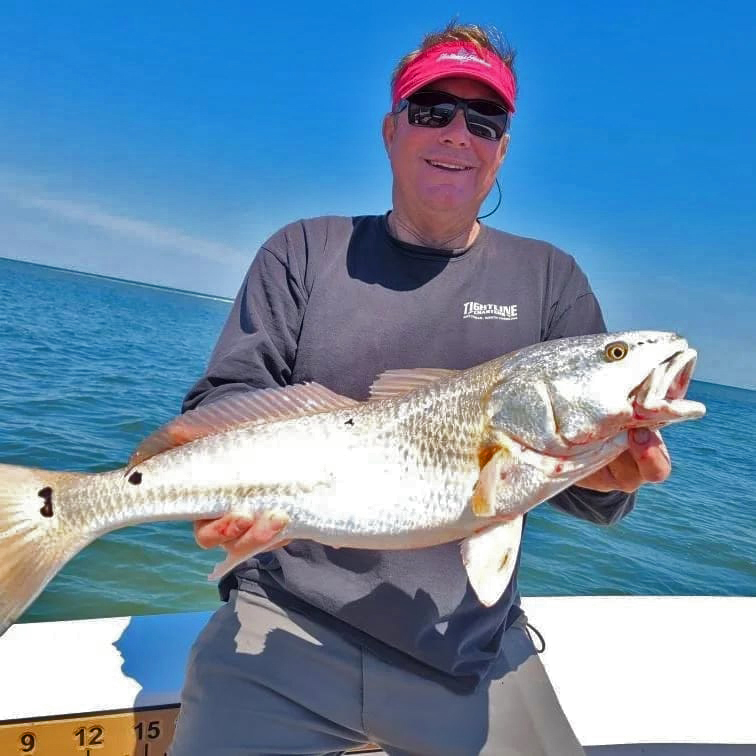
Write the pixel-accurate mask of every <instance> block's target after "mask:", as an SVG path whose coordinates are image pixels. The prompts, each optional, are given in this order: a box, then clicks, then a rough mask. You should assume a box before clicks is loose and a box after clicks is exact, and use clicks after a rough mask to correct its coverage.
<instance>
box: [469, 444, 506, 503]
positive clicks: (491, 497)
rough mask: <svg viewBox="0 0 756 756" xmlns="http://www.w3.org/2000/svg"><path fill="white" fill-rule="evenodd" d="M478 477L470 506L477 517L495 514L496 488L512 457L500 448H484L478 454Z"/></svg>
mask: <svg viewBox="0 0 756 756" xmlns="http://www.w3.org/2000/svg"><path fill="white" fill-rule="evenodd" d="M480 463H481V469H480V475H479V476H478V482H477V483H476V484H475V489H474V490H473V494H472V498H471V499H470V506H471V507H472V511H473V513H474V514H475V515H476V516H477V517H492V516H493V515H495V514H496V487H497V486H498V485H499V479H500V478H501V477H502V476H503V475H506V471H507V468H508V467H509V465H510V464H511V463H512V455H511V454H510V453H509V452H508V451H507V450H506V449H505V448H504V447H502V446H491V447H486V448H485V449H483V450H482V451H481V453H480Z"/></svg>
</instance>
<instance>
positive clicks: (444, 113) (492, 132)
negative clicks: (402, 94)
mask: <svg viewBox="0 0 756 756" xmlns="http://www.w3.org/2000/svg"><path fill="white" fill-rule="evenodd" d="M405 108H406V109H407V117H408V118H409V122H410V123H411V124H412V125H413V126H427V127H429V128H431V129H440V128H443V127H444V126H447V125H448V124H450V123H451V121H452V119H453V118H454V116H455V115H456V114H457V110H459V108H462V112H463V113H464V114H465V123H466V124H467V129H468V131H469V132H470V133H471V134H474V135H475V136H478V137H482V138H483V139H491V140H493V141H498V140H499V139H501V138H502V136H504V134H506V132H507V129H508V128H509V118H510V112H509V111H508V110H507V109H506V108H505V107H504V106H503V105H499V103H497V102H492V101H491V100H466V99H465V98H464V97H457V96H456V95H453V94H449V93H448V92H440V91H436V90H424V91H420V92H415V93H414V94H411V95H410V96H409V97H407V99H406V100H400V102H399V105H398V107H397V109H396V110H395V111H394V112H395V113H401V112H402V110H404V109H405Z"/></svg>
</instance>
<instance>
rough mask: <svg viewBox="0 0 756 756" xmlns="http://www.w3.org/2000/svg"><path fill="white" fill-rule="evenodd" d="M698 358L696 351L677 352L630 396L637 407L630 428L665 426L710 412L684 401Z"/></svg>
mask: <svg viewBox="0 0 756 756" xmlns="http://www.w3.org/2000/svg"><path fill="white" fill-rule="evenodd" d="M696 357H697V354H696V350H695V349H683V350H681V351H679V352H675V354H673V355H672V356H670V357H668V358H667V359H666V360H664V362H662V363H661V364H659V365H657V366H656V367H655V368H654V369H653V370H652V371H651V373H650V374H649V375H648V376H647V377H646V379H645V380H644V381H643V382H642V383H641V384H640V385H639V386H637V387H636V388H635V389H634V390H633V391H632V392H631V394H630V396H629V397H628V398H629V399H630V401H631V403H632V406H633V421H632V422H631V423H630V427H640V426H644V427H654V426H657V425H658V426H661V425H664V424H665V423H673V422H676V421H678V420H688V419H692V418H695V417H701V416H703V415H704V414H705V413H706V407H704V405H703V404H701V403H700V402H694V401H691V400H689V399H684V398H683V397H684V396H685V393H686V391H687V390H688V386H689V385H690V380H691V377H692V375H693V369H694V368H695V366H696Z"/></svg>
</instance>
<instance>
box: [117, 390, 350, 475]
mask: <svg viewBox="0 0 756 756" xmlns="http://www.w3.org/2000/svg"><path fill="white" fill-rule="evenodd" d="M358 404H359V402H357V401H355V400H354V399H350V398H349V397H346V396H341V395H340V394H336V393H334V392H333V391H331V390H330V389H327V388H325V387H324V386H321V385H320V384H318V383H303V384H297V385H296V386H283V387H281V388H269V389H259V390H257V391H249V392H240V393H235V394H231V395H230V396H226V397H223V398H222V399H218V400H217V401H215V402H213V403H212V404H208V405H207V406H205V407H198V408H197V409H195V410H189V412H186V413H184V414H183V415H179V416H178V417H176V418H174V419H173V420H171V421H170V422H169V423H166V424H165V425H163V426H162V427H161V428H158V430H156V431H155V432H154V433H153V434H152V435H150V436H148V437H147V438H146V439H144V441H142V443H141V444H139V446H138V447H137V448H136V450H135V451H134V453H133V454H132V455H131V458H130V459H129V463H128V465H127V470H131V469H132V468H134V467H135V466H136V465H138V464H140V463H141V462H144V461H145V460H147V459H150V458H151V457H154V456H156V455H158V454H160V453H161V452H164V451H167V450H168V449H173V448H175V447H177V446H183V445H184V444H188V443H190V442H192V441H196V440H197V439H200V438H205V437H207V436H214V435H216V434H218V433H223V432H225V431H228V430H231V429H233V428H237V427H240V426H244V425H258V424H261V423H266V422H275V421H278V420H289V419H291V418H295V417H302V416H304V415H314V414H317V413H320V412H328V411H330V410H338V409H346V408H353V407H355V406H356V405H358Z"/></svg>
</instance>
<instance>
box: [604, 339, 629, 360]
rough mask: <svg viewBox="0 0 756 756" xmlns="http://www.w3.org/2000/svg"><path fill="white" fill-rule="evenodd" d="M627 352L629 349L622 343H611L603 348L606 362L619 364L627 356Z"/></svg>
mask: <svg viewBox="0 0 756 756" xmlns="http://www.w3.org/2000/svg"><path fill="white" fill-rule="evenodd" d="M629 351H630V347H629V346H628V345H627V344H626V343H625V342H624V341H613V342H612V343H611V344H607V345H606V347H604V357H605V358H606V360H607V362H619V360H622V359H624V358H625V357H626V356H627V353H628V352H629Z"/></svg>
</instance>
